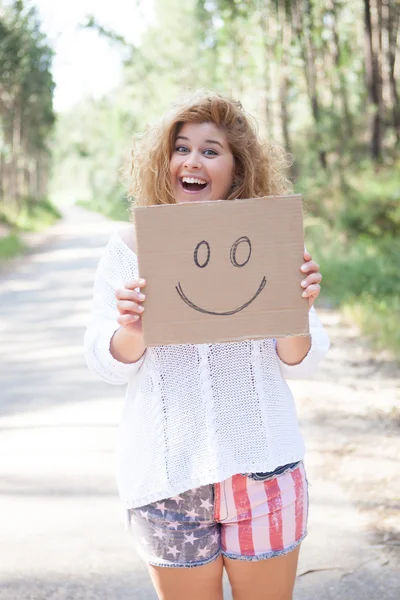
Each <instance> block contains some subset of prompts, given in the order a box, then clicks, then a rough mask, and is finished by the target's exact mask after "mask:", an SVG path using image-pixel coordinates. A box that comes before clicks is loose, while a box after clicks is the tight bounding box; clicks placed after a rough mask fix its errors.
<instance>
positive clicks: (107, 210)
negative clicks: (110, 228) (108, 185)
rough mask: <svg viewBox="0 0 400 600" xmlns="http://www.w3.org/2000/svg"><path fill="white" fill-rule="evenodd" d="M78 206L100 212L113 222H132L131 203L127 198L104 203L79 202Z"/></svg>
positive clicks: (99, 201) (95, 201)
mask: <svg viewBox="0 0 400 600" xmlns="http://www.w3.org/2000/svg"><path fill="white" fill-rule="evenodd" d="M77 204H78V206H82V207H83V208H87V209H88V210H93V211H94V212H99V213H101V214H102V215H104V216H106V217H108V218H109V219H112V220H113V221H129V220H130V203H129V202H128V200H127V199H126V198H123V197H119V198H117V199H115V198H113V199H112V200H109V201H108V202H104V201H102V200H101V199H95V198H93V199H92V200H88V201H86V202H84V201H82V200H78V201H77Z"/></svg>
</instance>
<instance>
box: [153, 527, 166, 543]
mask: <svg viewBox="0 0 400 600" xmlns="http://www.w3.org/2000/svg"><path fill="white" fill-rule="evenodd" d="M153 537H157V538H159V539H160V540H163V539H164V538H166V537H167V535H166V533H164V531H163V530H162V529H156V530H155V532H154V533H153Z"/></svg>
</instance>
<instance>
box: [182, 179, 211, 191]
mask: <svg viewBox="0 0 400 600" xmlns="http://www.w3.org/2000/svg"><path fill="white" fill-rule="evenodd" d="M179 181H180V184H181V186H182V188H183V189H184V190H185V192H190V193H192V194H193V193H197V192H202V191H203V190H204V189H205V188H206V187H207V186H208V182H207V181H204V179H199V178H197V177H181V178H180V179H179Z"/></svg>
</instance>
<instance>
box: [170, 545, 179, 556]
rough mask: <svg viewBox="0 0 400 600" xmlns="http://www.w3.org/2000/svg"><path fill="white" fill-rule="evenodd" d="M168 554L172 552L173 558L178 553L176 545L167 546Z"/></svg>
mask: <svg viewBox="0 0 400 600" xmlns="http://www.w3.org/2000/svg"><path fill="white" fill-rule="evenodd" d="M168 554H172V555H173V557H174V558H176V555H177V554H179V550H178V549H177V547H176V546H172V547H170V546H168Z"/></svg>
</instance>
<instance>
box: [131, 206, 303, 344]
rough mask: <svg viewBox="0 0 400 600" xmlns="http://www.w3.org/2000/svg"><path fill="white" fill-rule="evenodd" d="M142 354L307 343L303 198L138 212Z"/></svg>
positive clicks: (154, 209)
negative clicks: (255, 342) (250, 343)
mask: <svg viewBox="0 0 400 600" xmlns="http://www.w3.org/2000/svg"><path fill="white" fill-rule="evenodd" d="M135 224H136V235H137V250H138V261H139V273H140V276H141V277H144V278H145V279H146V281H147V286H146V290H145V293H146V300H145V302H144V303H143V306H144V307H145V312H144V315H143V333H144V340H145V343H146V345H147V346H162V345H167V344H202V343H214V342H232V341H238V340H239V341H240V340H245V339H259V338H268V337H273V338H277V337H283V336H287V335H305V334H307V333H308V299H305V298H302V295H301V293H302V288H301V287H300V282H301V280H302V278H303V277H304V275H302V273H301V271H300V267H301V265H302V264H303V262H304V259H303V254H304V240H303V221H302V197H301V195H291V196H267V197H265V198H254V199H246V200H230V201H228V200H218V201H210V202H191V203H184V204H172V205H163V206H148V207H138V208H136V209H135Z"/></svg>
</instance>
